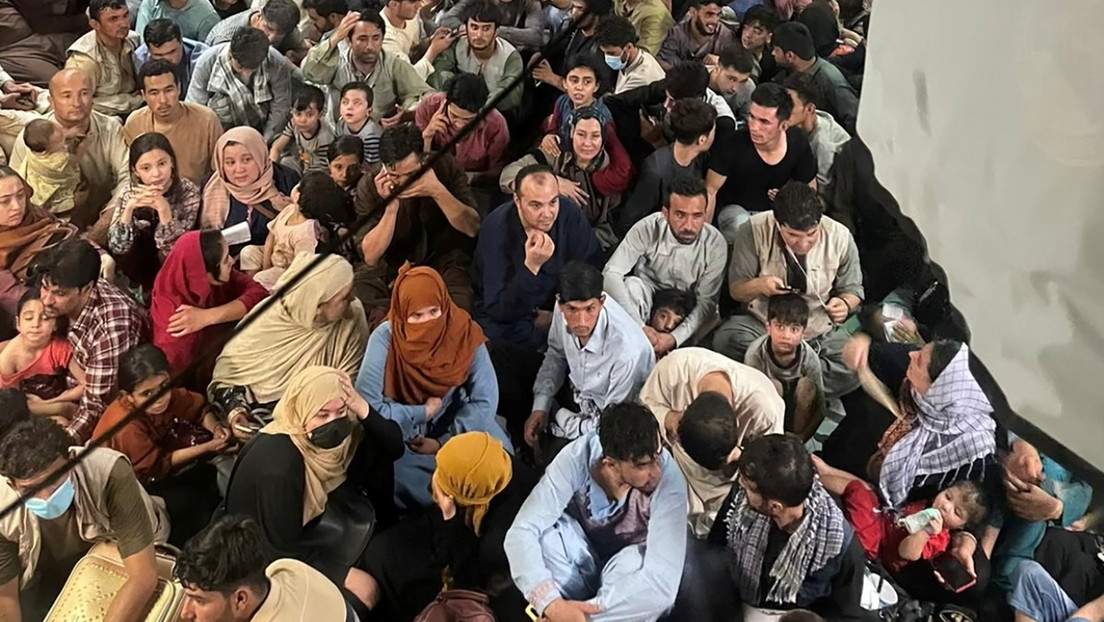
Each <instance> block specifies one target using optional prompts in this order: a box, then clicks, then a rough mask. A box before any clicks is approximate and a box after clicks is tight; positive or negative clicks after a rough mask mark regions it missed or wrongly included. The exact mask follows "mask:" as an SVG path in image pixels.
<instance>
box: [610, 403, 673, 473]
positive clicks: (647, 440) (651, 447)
mask: <svg viewBox="0 0 1104 622" xmlns="http://www.w3.org/2000/svg"><path fill="white" fill-rule="evenodd" d="M598 440H599V441H601V442H602V453H603V454H604V455H605V456H606V457H609V458H612V459H614V460H620V461H636V460H642V459H644V458H651V457H652V456H654V455H655V453H656V452H657V451H659V423H657V422H656V418H655V417H653V416H652V413H651V411H649V410H648V409H647V408H645V407H644V406H642V405H640V404H637V403H635V402H623V403H621V404H614V405H613V406H610V407H608V408H606V409H605V410H604V411H602V416H601V418H600V419H599V421H598Z"/></svg>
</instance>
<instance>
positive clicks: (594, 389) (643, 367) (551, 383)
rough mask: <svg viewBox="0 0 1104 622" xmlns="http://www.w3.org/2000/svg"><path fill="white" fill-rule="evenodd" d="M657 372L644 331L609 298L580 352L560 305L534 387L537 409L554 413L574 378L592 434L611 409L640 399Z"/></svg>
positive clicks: (578, 403) (553, 319) (576, 394)
mask: <svg viewBox="0 0 1104 622" xmlns="http://www.w3.org/2000/svg"><path fill="white" fill-rule="evenodd" d="M653 367H655V349H654V348H653V347H652V344H651V343H650V342H649V341H648V338H647V337H645V336H644V331H643V330H642V329H641V328H640V325H639V324H637V323H636V321H635V320H633V319H632V317H630V316H629V314H628V312H626V311H625V310H624V309H623V308H622V307H621V305H619V304H617V301H616V300H614V299H613V298H611V297H610V296H609V295H608V294H606V301H605V303H604V304H603V305H602V311H601V312H600V313H599V314H598V322H597V323H596V324H595V326H594V332H593V333H591V335H590V339H588V340H587V343H586V345H585V346H581V347H580V346H579V339H578V338H577V337H575V336H574V335H572V334H571V332H570V331H568V330H567V322H566V321H565V320H564V317H563V313H562V312H561V311H560V306H559V305H556V310H555V311H553V312H552V326H551V328H550V329H549V331H548V351H547V352H545V354H544V362H543V363H541V368H540V371H539V372H538V373H537V381H536V384H535V385H534V386H533V410H534V411H536V410H540V411H544V412H549V410H550V408H551V406H552V401H553V399H554V397H555V395H556V393H557V392H558V391H559V390H560V387H562V386H563V383H564V377H565V376H567V375H568V374H570V377H571V386H572V387H573V388H574V390H575V403H576V404H577V405H578V406H579V414H580V415H583V416H584V417H585V418H586V419H588V423H589V424H590V425H589V426H584V428H583V431H589V430H590V429H593V427H591V426H593V424H596V423H597V421H598V416H599V414H601V412H602V410H604V409H605V408H606V407H607V406H610V405H612V404H618V403H621V402H625V401H632V400H635V399H636V398H637V395H639V393H640V387H642V386H644V381H645V380H647V379H648V374H650V373H651V372H652V368H653ZM568 438H572V436H569V437H568Z"/></svg>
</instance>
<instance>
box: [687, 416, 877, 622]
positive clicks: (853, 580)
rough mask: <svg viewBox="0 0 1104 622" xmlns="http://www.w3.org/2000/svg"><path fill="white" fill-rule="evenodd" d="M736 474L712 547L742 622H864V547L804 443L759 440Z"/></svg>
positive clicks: (743, 457) (777, 436)
mask: <svg viewBox="0 0 1104 622" xmlns="http://www.w3.org/2000/svg"><path fill="white" fill-rule="evenodd" d="M737 468H738V470H739V476H738V478H737V481H738V482H739V485H738V486H733V487H732V493H731V494H730V495H729V496H728V498H727V499H725V502H724V504H723V505H722V506H721V509H720V511H719V512H718V514H717V521H716V522H715V523H713V530H712V531H711V532H710V534H709V541H710V543H712V544H713V545H714V546H720V547H724V548H725V549H726V550H727V552H728V555H729V562H730V563H729V568H730V570H731V579H732V584H734V587H735V589H736V592H737V594H738V595H739V597H740V600H742V601H743V603H744V608H745V616H744V619H753V618H751V617H750V616H751V615H755V613H760V612H761V613H770V612H777V611H785V610H788V609H794V608H799V607H800V608H805V609H809V610H812V611H814V612H816V613H818V614H820V615H822V616H824V617H826V618H829V619H832V620H862V619H865V616H864V611H863V609H862V608H861V607H860V605H859V598H860V596H861V595H862V587H863V575H864V570H865V568H866V562H865V559H864V553H863V549H862V545H861V544H860V543H859V540H858V538H856V537H855V532H854V530H853V529H852V528H851V526H850V525H849V524H848V523H847V519H846V518H844V516H843V511H842V510H840V508H839V506H838V505H836V502H835V501H834V500H833V499H832V497H831V496H830V495H829V494H828V491H826V490H824V487H823V486H821V484H820V482H819V481H818V480H817V479H816V477H815V476H814V475H815V473H814V468H813V463H812V459H811V458H810V456H809V452H807V451H806V450H805V447H804V445H802V443H801V441H799V440H798V439H796V438H793V437H791V436H783V435H781V434H769V435H767V436H763V437H761V438H758V439H756V440H754V441H752V442H750V443H748V444H747V445H745V446H744V448H743V451H742V452H741V455H740V459H739V461H738V462H737ZM730 589H731V588H730ZM749 609H750V610H751V611H750V612H749V611H748V610H749ZM755 619H757V618H755Z"/></svg>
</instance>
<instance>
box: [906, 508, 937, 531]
mask: <svg viewBox="0 0 1104 622" xmlns="http://www.w3.org/2000/svg"><path fill="white" fill-rule="evenodd" d="M938 514H939V510H937V509H935V508H928V509H926V510H920V511H919V512H917V513H915V514H909V515H908V516H906V517H904V518H899V519H897V524H898V525H900V526H901V527H904V528H905V531H907V532H909V534H910V535H911V534H914V533H916V532H918V531H920V530H922V529H924V527H927V526H928V523H930V522H932V521H933V520H935V517H936V516H937V515H938Z"/></svg>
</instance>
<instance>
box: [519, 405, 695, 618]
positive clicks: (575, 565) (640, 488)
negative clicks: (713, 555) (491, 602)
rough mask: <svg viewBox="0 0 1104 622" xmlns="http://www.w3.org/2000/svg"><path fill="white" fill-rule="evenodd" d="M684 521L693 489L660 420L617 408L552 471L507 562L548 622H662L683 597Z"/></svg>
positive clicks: (633, 408)
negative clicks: (664, 441) (670, 448)
mask: <svg viewBox="0 0 1104 622" xmlns="http://www.w3.org/2000/svg"><path fill="white" fill-rule="evenodd" d="M685 521H686V482H685V481H683V479H682V475H681V474H680V473H679V470H678V467H677V466H675V464H674V461H673V460H672V459H671V455H670V454H669V453H668V452H667V450H666V449H664V448H663V445H662V444H661V443H660V437H659V425H658V424H657V423H656V420H655V418H653V417H652V416H651V415H650V414H649V413H648V411H647V409H645V408H644V407H643V406H640V405H638V404H632V403H628V404H617V405H615V406H611V407H610V408H608V409H607V410H606V411H605V412H603V413H602V416H601V422H600V424H599V426H598V429H597V430H595V431H591V432H589V433H587V434H586V435H585V436H583V437H582V438H579V439H578V440H576V441H575V442H573V443H571V444H570V445H568V446H567V447H566V448H564V450H563V451H562V452H561V453H560V455H559V456H557V457H556V459H555V460H553V462H552V464H551V465H549V467H548V470H547V471H546V472H545V474H544V477H542V478H541V480H540V482H539V483H538V484H537V486H536V488H534V489H533V492H532V493H531V494H530V495H529V498H528V499H526V501H525V503H524V504H523V505H522V506H521V510H520V511H519V512H518V515H517V518H516V519H514V524H513V525H512V526H511V527H510V530H509V531H508V532H506V540H505V549H506V557H507V558H508V559H509V561H510V573H511V574H512V575H513V579H514V583H515V584H516V585H517V586H518V588H519V589H520V590H521V592H522V593H523V594H524V595H525V597H526V599H528V601H529V602H530V603H531V604H532V605H533V608H534V609H535V610H536V612H537V614H538V615H541V616H543V617H544V619H546V620H549V621H551V622H559V621H562V620H588V621H589V622H613V621H618V622H621V621H627V620H632V621H634V622H645V621H651V620H656V619H657V618H659V616H660V615H662V614H663V613H664V612H665V611H666V610H667V609H668V608H670V606H671V605H672V604H673V603H674V600H675V594H676V592H677V590H678V587H679V576H680V574H681V572H682V566H683V562H684V561H685V555H686V527H685Z"/></svg>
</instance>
